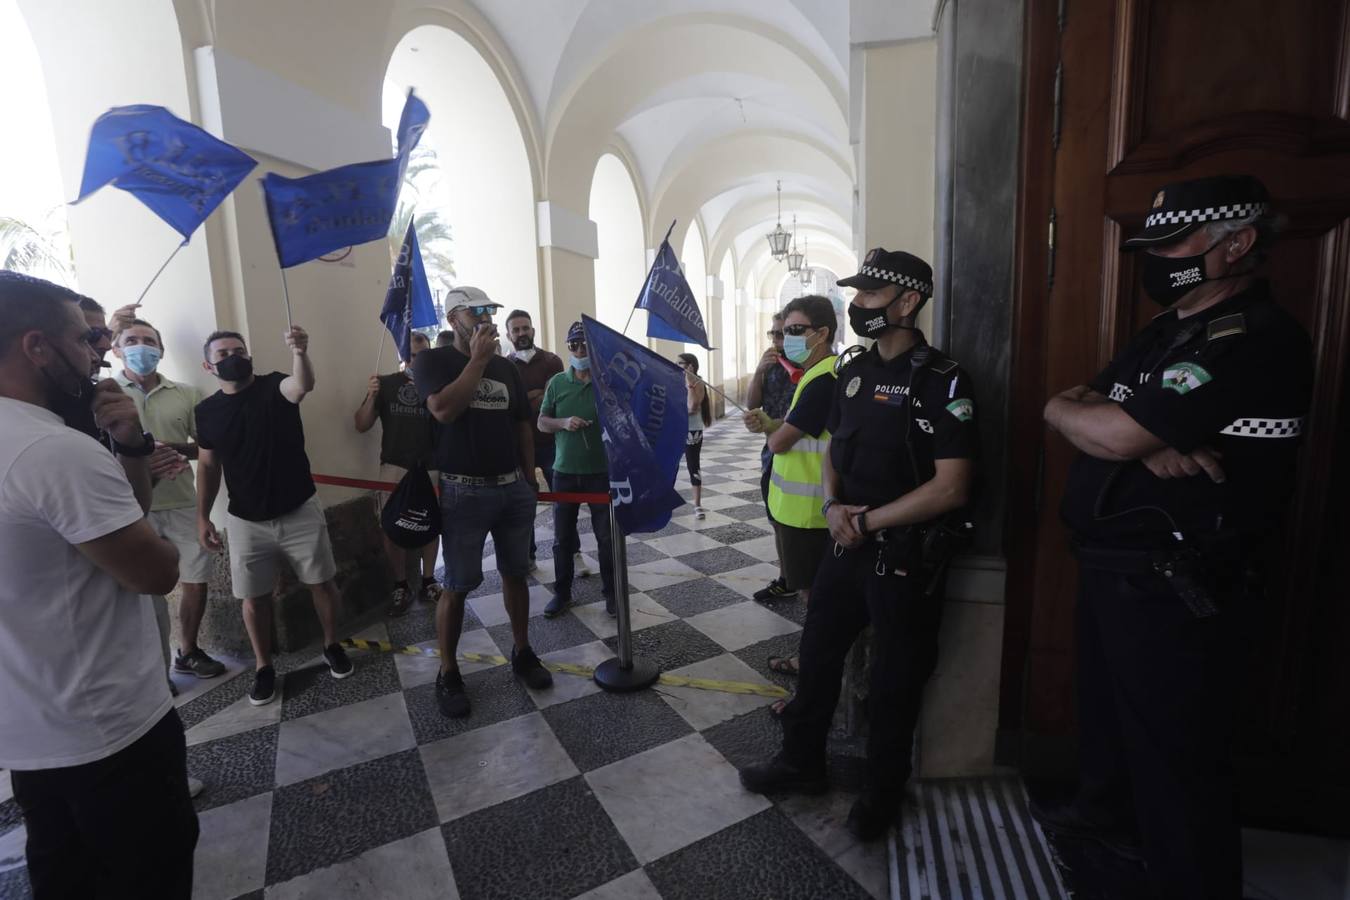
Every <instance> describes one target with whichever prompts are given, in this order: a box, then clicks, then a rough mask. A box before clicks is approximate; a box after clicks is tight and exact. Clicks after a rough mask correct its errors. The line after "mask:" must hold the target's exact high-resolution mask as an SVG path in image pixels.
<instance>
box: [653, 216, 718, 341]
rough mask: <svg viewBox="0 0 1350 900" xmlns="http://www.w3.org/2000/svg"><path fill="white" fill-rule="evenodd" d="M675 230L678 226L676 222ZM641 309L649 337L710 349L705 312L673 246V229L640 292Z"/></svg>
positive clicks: (658, 252)
mask: <svg viewBox="0 0 1350 900" xmlns="http://www.w3.org/2000/svg"><path fill="white" fill-rule="evenodd" d="M670 227H671V229H672V230H673V229H674V227H675V226H674V225H673V224H672V225H671V226H670ZM634 305H635V306H636V307H637V308H638V309H645V310H647V337H654V338H661V339H663V340H667V341H688V342H690V343H694V344H698V345H699V346H700V347H703V348H704V349H706V350H711V349H713V348H712V347H709V346H708V330H707V328H706V327H704V325H703V314H702V313H700V312H699V310H698V303H697V302H696V301H695V300H694V292H693V291H691V290H689V282H688V281H686V280H685V278H684V273H683V272H681V271H680V261H679V260H678V259H676V258H675V251H674V250H672V249H671V247H670V232H666V239H665V240H663V241H661V249H660V250H658V251H657V252H656V259H655V260H653V261H652V267H651V269H650V271H648V272H647V280H646V281H645V282H644V283H643V285H642V292H641V293H640V294H638V298H637V303H636V304H634Z"/></svg>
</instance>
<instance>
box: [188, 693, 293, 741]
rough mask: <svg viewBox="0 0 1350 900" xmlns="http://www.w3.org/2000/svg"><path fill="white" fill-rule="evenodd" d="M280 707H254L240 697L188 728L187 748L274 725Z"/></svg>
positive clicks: (276, 704) (246, 698) (279, 719)
mask: <svg viewBox="0 0 1350 900" xmlns="http://www.w3.org/2000/svg"><path fill="white" fill-rule="evenodd" d="M284 677H285V676H284V675H283V676H278V678H284ZM281 706H282V705H281V704H280V703H278V702H275V701H273V702H272V703H269V704H267V705H266V706H254V705H253V704H251V703H249V702H248V697H240V698H239V699H238V700H236V701H234V702H233V703H231V704H230V705H229V706H227V707H225V708H224V709H222V710H221V711H220V712H218V713H216V714H215V715H213V716H211V717H209V718H207V719H204V720H203V721H201V722H198V723H197V724H196V725H193V726H192V727H191V728H189V729H188V730H187V732H186V734H187V742H188V746H189V747H191V746H193V745H194V744H203V743H205V742H207V741H214V740H216V739H217V738H223V737H229V736H230V735H233V734H242V733H244V732H246V731H252V730H253V729H255V728H263V727H266V726H268V725H276V724H277V723H279V722H280V721H281Z"/></svg>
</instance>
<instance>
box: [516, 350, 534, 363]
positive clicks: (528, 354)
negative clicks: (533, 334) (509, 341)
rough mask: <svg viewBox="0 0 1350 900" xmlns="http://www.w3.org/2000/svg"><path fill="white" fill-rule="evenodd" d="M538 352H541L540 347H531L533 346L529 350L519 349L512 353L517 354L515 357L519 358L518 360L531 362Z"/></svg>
mask: <svg viewBox="0 0 1350 900" xmlns="http://www.w3.org/2000/svg"><path fill="white" fill-rule="evenodd" d="M538 352H539V348H538V347H531V348H530V349H528V350H517V351H516V352H515V353H514V354H512V355H513V356H515V358H516V359H518V360H520V361H521V362H525V363H527V362H529V361H530V360H532V359H534V355H535V354H536V353H538Z"/></svg>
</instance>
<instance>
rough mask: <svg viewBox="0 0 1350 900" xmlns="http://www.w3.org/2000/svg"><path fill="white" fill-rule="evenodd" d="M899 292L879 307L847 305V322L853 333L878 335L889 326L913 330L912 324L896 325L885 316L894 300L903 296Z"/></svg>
mask: <svg viewBox="0 0 1350 900" xmlns="http://www.w3.org/2000/svg"><path fill="white" fill-rule="evenodd" d="M903 296H904V294H901V295H899V296H897V297H896V298H895V300H892V301H891V302H890V303H887V304H886V305H885V306H883V307H881V308H879V309H878V308H873V309H868V308H867V307H865V306H859V305H858V304H856V303H850V304H849V305H848V323H849V325H851V326H853V330H854V332H855V333H857V334H858V335H860V336H861V337H865V338H875V337H880V336H881V334H882V332H884V331H886V330H888V329H890V328H904V329H907V330H910V331H913V330H914V326H913V325H898V324H896V323H895V322H892V321H890V320H889V319H888V318H887V313H889V312H890V309H891V307H892V306H894V305H895V302H896V300H899V299H900V297H903Z"/></svg>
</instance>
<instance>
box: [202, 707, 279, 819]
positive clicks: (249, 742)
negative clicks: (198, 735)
mask: <svg viewBox="0 0 1350 900" xmlns="http://www.w3.org/2000/svg"><path fill="white" fill-rule="evenodd" d="M279 729H280V726H279V725H267V726H264V727H262V728H255V729H253V730H252V731H246V732H244V733H242V734H234V735H231V736H229V737H225V738H219V739H218V740H214V741H207V742H206V743H203V744H195V745H193V746H191V747H188V748H187V769H188V774H189V775H191V776H192V777H194V778H200V779H201V780H202V781H203V782H204V783H205V785H206V789H205V790H203V791H202V793H201V794H200V796H198V797H197V799H196V806H197V812H199V813H201V812H204V811H205V810H208V809H213V808H215V807H217V806H225V805H227V804H230V803H234V802H235V801H238V800H243V799H244V798H246V797H252V796H254V795H256V794H261V793H264V792H265V791H270V790H271V789H272V788H273V787H274V786H275V785H276V775H275V771H274V770H275V769H276V761H277V732H278V730H279Z"/></svg>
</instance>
